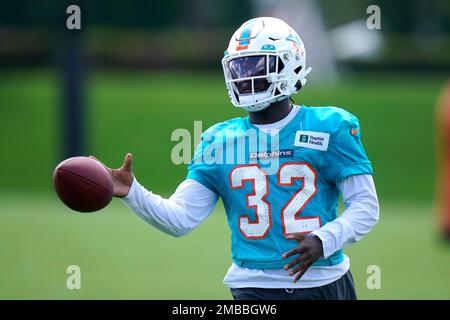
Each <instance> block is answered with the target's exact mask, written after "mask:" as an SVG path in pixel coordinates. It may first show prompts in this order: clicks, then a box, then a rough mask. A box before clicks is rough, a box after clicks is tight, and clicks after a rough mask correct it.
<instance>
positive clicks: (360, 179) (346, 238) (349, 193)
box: [123, 107, 379, 288]
mask: <svg viewBox="0 0 450 320" xmlns="http://www.w3.org/2000/svg"><path fill="white" fill-rule="evenodd" d="M299 109H300V107H294V108H293V109H292V110H291V112H290V113H289V115H288V116H286V117H285V118H284V119H282V120H281V121H278V122H276V123H273V124H270V125H257V127H259V128H260V129H261V130H264V131H266V132H270V134H275V133H277V132H278V131H279V130H281V129H282V128H283V127H284V126H286V125H287V124H288V123H289V122H290V121H291V120H292V119H293V118H294V117H295V115H296V114H297V112H298V111H299ZM338 189H339V191H340V192H341V194H342V198H343V202H344V205H345V207H346V209H345V210H344V212H343V213H342V214H341V215H340V216H339V217H338V218H337V219H335V220H333V221H331V222H329V223H327V224H325V225H323V226H322V227H321V228H320V229H317V230H315V231H313V234H315V235H317V236H318V237H319V238H320V239H321V240H322V245H323V252H324V258H328V257H329V256H331V255H332V254H333V253H334V252H336V251H337V250H340V249H342V248H344V247H346V246H348V245H350V244H352V243H354V242H356V241H358V240H360V239H361V238H362V237H363V236H364V235H365V234H367V233H368V232H369V231H370V230H371V229H372V227H373V226H374V225H375V224H376V223H377V221H378V217H379V209H378V199H377V194H376V191H375V185H374V182H373V179H372V176H371V175H354V176H350V177H348V178H346V179H344V180H342V181H340V182H339V183H338ZM218 200H219V196H218V195H217V194H216V193H215V192H213V191H211V190H209V189H208V188H206V187H205V186H203V185H202V184H200V183H199V182H197V181H195V180H192V179H186V180H185V181H183V182H182V183H181V184H180V185H179V186H178V188H177V189H176V191H175V193H174V194H173V195H172V196H171V197H170V198H169V199H165V198H162V197H161V196H159V195H156V194H153V193H152V192H151V191H148V190H147V189H145V188H144V187H143V186H141V185H140V184H139V182H138V181H137V180H136V179H134V181H133V183H132V185H131V188H130V191H129V193H128V195H127V196H126V197H125V198H123V201H124V202H125V203H126V204H127V205H128V206H129V207H130V208H131V209H132V210H133V211H134V212H135V213H136V214H137V215H138V216H140V217H141V218H142V219H143V220H145V221H146V222H148V223H149V224H151V225H152V226H154V227H156V228H157V229H159V230H161V231H163V232H165V233H167V234H170V235H172V236H175V237H179V236H183V235H185V234H187V233H189V232H190V231H192V230H193V229H195V228H196V227H197V226H198V225H199V224H201V223H202V222H203V221H204V220H205V219H206V218H207V217H208V216H209V215H210V214H211V212H212V211H213V210H214V208H215V206H216V204H217V201H218ZM349 267H350V261H349V258H348V257H347V256H344V260H343V261H342V262H341V263H339V264H337V265H334V266H320V267H311V268H310V269H308V271H307V272H306V273H305V274H304V275H303V277H302V278H301V279H300V280H299V281H298V282H297V283H295V284H294V283H293V282H292V281H293V277H292V276H289V274H288V273H287V272H286V271H285V270H283V269H264V270H261V269H249V268H242V267H240V266H238V265H236V264H234V263H233V264H232V265H231V267H230V268H229V269H228V272H227V274H226V276H225V278H224V283H225V284H226V285H227V286H229V287H230V288H244V287H253V288H258V287H259V288H311V287H319V286H323V285H326V284H329V283H331V282H333V281H336V280H337V279H339V278H340V277H342V276H343V275H344V274H345V273H346V272H347V271H348V269H349Z"/></svg>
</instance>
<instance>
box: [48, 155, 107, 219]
mask: <svg viewBox="0 0 450 320" xmlns="http://www.w3.org/2000/svg"><path fill="white" fill-rule="evenodd" d="M53 185H54V187H55V190H56V193H57V194H58V196H59V198H60V199H61V201H62V202H64V204H65V205H66V206H68V207H69V208H71V209H73V210H75V211H79V212H92V211H97V210H100V209H102V208H104V207H106V206H107V205H108V204H109V203H110V202H111V199H112V197H113V182H112V179H111V176H110V174H109V172H108V170H106V168H105V167H104V166H103V165H102V164H101V163H100V162H98V161H96V160H94V159H91V158H88V157H73V158H69V159H66V160H64V161H62V162H61V163H60V164H58V166H57V167H56V168H55V171H54V172H53Z"/></svg>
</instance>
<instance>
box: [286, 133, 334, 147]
mask: <svg viewBox="0 0 450 320" xmlns="http://www.w3.org/2000/svg"><path fill="white" fill-rule="evenodd" d="M329 140H330V134H329V133H326V132H315V131H297V133H296V134H295V141H294V146H296V147H303V148H309V149H315V150H320V151H327V149H328V141H329Z"/></svg>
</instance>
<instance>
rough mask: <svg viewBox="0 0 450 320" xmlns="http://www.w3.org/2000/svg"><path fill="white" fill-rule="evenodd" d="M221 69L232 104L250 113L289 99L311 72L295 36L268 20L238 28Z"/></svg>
mask: <svg viewBox="0 0 450 320" xmlns="http://www.w3.org/2000/svg"><path fill="white" fill-rule="evenodd" d="M222 66H223V71H224V74H225V83H226V85H227V89H228V94H229V96H230V98H231V102H232V103H233V105H234V106H235V107H240V108H243V109H245V110H247V111H250V112H254V111H260V110H263V109H265V108H267V107H268V106H269V105H270V104H271V103H273V102H275V101H280V100H283V99H285V98H288V97H290V96H292V95H293V94H295V93H296V92H298V91H299V90H300V88H301V87H302V86H304V85H305V83H306V75H308V73H310V72H311V68H308V69H306V53H305V47H304V46H303V42H302V40H301V39H300V37H299V36H298V34H297V33H296V32H295V31H294V30H293V29H292V28H291V27H290V26H289V25H288V24H286V23H285V22H284V21H282V20H280V19H277V18H271V17H262V18H255V19H251V20H249V21H247V22H245V23H244V24H243V25H242V26H241V27H240V28H239V29H237V31H236V32H235V33H234V34H233V36H232V37H231V40H230V43H229V45H228V48H227V50H225V53H224V57H223V59H222Z"/></svg>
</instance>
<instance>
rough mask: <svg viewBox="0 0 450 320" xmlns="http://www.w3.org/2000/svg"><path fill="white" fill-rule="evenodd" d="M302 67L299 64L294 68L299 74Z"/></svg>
mask: <svg viewBox="0 0 450 320" xmlns="http://www.w3.org/2000/svg"><path fill="white" fill-rule="evenodd" d="M302 69H303V67H302V66H298V67H297V68H295V69H294V72H295V73H296V74H299V73H300V71H302Z"/></svg>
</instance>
